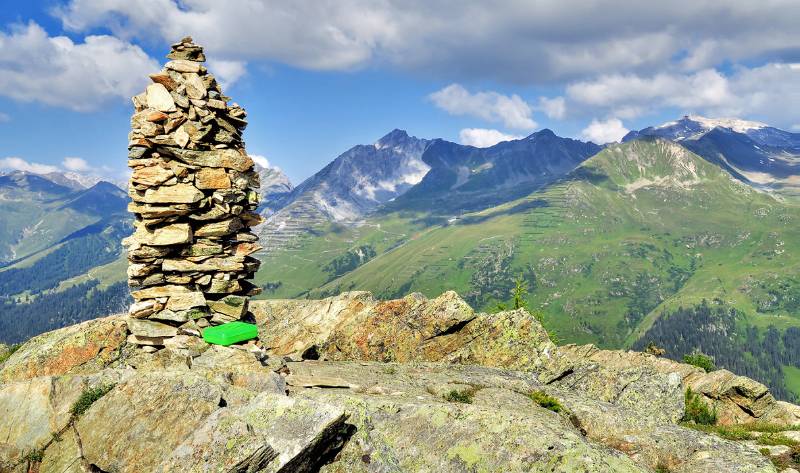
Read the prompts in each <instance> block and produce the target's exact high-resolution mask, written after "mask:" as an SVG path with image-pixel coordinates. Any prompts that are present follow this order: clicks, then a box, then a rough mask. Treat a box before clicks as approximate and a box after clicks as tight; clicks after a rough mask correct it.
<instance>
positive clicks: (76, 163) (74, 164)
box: [61, 156, 91, 172]
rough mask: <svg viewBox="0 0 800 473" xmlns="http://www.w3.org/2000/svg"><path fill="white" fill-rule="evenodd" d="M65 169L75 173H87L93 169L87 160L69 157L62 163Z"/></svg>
mask: <svg viewBox="0 0 800 473" xmlns="http://www.w3.org/2000/svg"><path fill="white" fill-rule="evenodd" d="M61 165H62V166H64V169H66V170H68V171H74V172H86V171H89V170H90V169H91V166H89V163H87V162H86V160H85V159H82V158H76V157H72V156H68V157H66V158H64V160H63V161H62V162H61Z"/></svg>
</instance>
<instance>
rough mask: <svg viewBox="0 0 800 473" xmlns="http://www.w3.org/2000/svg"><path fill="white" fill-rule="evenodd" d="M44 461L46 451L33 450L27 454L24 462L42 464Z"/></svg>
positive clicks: (23, 458)
mask: <svg viewBox="0 0 800 473" xmlns="http://www.w3.org/2000/svg"><path fill="white" fill-rule="evenodd" d="M43 459H44V450H31V451H30V452H28V453H26V454H25V455H24V456H23V457H22V460H23V461H26V462H29V463H41V462H42V460H43Z"/></svg>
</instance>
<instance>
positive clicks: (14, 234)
mask: <svg viewBox="0 0 800 473" xmlns="http://www.w3.org/2000/svg"><path fill="white" fill-rule="evenodd" d="M260 172H261V176H262V203H261V207H260V209H261V212H262V214H263V215H265V216H266V217H267V221H266V223H265V224H263V225H262V226H261V227H260V228H259V229H258V231H259V234H260V236H261V242H260V244H261V245H262V246H263V247H264V249H263V250H262V251H261V252H260V253H259V254H258V256H259V258H260V259H261V260H262V262H263V264H262V266H261V270H260V271H259V273H258V275H257V283H258V284H259V285H261V286H262V287H263V288H264V294H263V295H262V296H261V297H266V298H271V299H275V298H321V297H326V296H330V295H334V294H338V293H340V292H343V291H353V290H367V291H372V292H373V293H374V294H375V296H376V297H377V298H381V299H392V298H400V297H403V296H405V295H406V294H408V293H409V292H421V293H423V294H424V295H426V296H428V297H435V296H437V295H439V294H441V293H443V292H445V291H448V290H455V291H457V292H458V293H459V294H461V295H462V296H463V297H464V298H465V300H466V301H467V302H468V303H469V304H470V305H472V306H473V308H475V309H476V310H482V311H488V312H492V311H495V310H497V309H498V307H500V306H501V305H508V304H510V298H511V294H512V292H513V290H514V287H515V285H521V286H522V287H523V288H527V294H526V297H525V298H526V302H527V304H528V306H529V307H530V308H531V309H536V310H538V311H540V312H541V314H542V317H543V321H544V325H545V327H546V328H547V329H548V331H550V332H551V333H555V334H556V336H557V337H558V339H559V343H560V344H565V343H595V344H597V345H598V346H600V347H601V348H635V349H638V350H642V349H644V348H645V347H646V346H648V345H649V344H651V343H652V344H654V345H655V346H658V347H661V348H663V349H664V350H666V356H667V357H669V358H673V359H676V360H681V359H682V357H683V356H684V355H686V354H690V353H692V352H694V351H702V352H704V353H707V354H709V355H712V356H713V357H714V358H715V361H716V364H717V366H720V367H725V368H728V369H730V370H732V371H734V372H737V373H739V374H742V375H746V376H749V377H752V378H755V379H757V380H759V381H761V382H763V383H765V384H767V385H768V386H769V387H770V389H771V390H772V392H773V394H775V395H776V396H777V397H779V398H783V399H787V400H797V399H798V398H799V397H800V239H798V238H797V235H798V234H800V134H797V133H790V132H786V131H783V130H779V129H777V128H773V127H770V126H767V125H765V124H761V123H756V122H748V121H743V120H736V119H719V120H715V119H708V118H703V117H696V116H687V117H684V118H682V119H680V120H677V121H674V122H670V123H666V124H663V125H660V126H655V127H649V128H645V129H643V130H639V131H633V132H631V133H629V134H628V135H627V136H626V137H625V138H624V139H623V142H622V143H620V144H610V145H606V146H599V145H596V144H594V143H584V142H581V141H577V140H574V139H569V138H561V137H558V136H557V135H555V134H554V133H553V132H552V131H550V130H546V129H545V130H541V131H538V132H536V133H534V134H532V135H530V136H528V137H526V138H523V139H519V140H514V141H506V142H501V143H498V144H497V145H494V146H492V147H488V148H475V147H471V146H464V145H459V144H456V143H451V142H447V141H444V140H441V139H434V140H427V139H419V138H415V137H412V136H409V135H408V134H407V133H405V132H404V131H401V130H394V131H392V132H390V133H389V134H387V135H386V136H384V137H383V138H381V139H380V140H378V141H377V142H376V143H374V144H371V145H358V146H355V147H353V148H351V149H350V150H348V151H346V152H344V153H343V154H341V155H340V156H339V157H337V158H336V159H334V160H333V161H332V162H331V163H330V164H329V165H327V166H326V167H325V168H323V169H322V170H320V171H319V172H318V173H316V174H315V175H313V176H312V177H310V178H308V179H307V180H306V181H304V182H303V183H301V184H299V185H298V186H297V187H292V185H291V184H290V183H289V182H288V180H287V179H286V177H285V176H284V175H283V174H282V173H280V171H279V170H277V169H265V168H262V169H260ZM126 202H127V195H126V193H125V192H123V191H121V190H120V189H119V188H117V187H115V186H113V185H111V184H108V183H105V182H99V183H97V184H94V185H93V186H91V187H87V186H86V183H83V184H81V183H79V182H76V181H74V180H70V179H68V177H65V176H64V175H57V176H44V175H35V174H29V173H19V172H16V173H10V174H5V175H2V176H0V221H3V222H4V226H3V228H2V229H0V264H2V269H0V298H2V300H3V301H4V302H3V304H4V305H3V306H2V310H1V311H0V342H7V343H8V342H12V343H14V342H19V341H22V340H24V339H27V338H28V337H30V336H32V335H35V334H38V333H41V332H44V331H47V330H52V329H55V328H57V327H61V326H66V325H70V324H73V323H75V322H78V321H80V320H85V319H87V318H94V317H99V316H104V315H107V314H109V313H113V312H115V311H116V312H122V311H123V308H124V307H125V306H126V305H127V304H128V295H127V287H126V286H125V283H124V280H125V257H124V255H123V254H122V249H121V246H120V240H121V239H122V238H123V237H124V236H126V235H127V234H129V233H130V232H131V231H132V227H131V222H130V217H129V216H128V214H127V212H126V211H125V206H126ZM6 222H8V223H7V224H6ZM56 298H57V300H58V304H55V303H54V301H55V300H56Z"/></svg>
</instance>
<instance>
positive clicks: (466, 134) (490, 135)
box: [458, 128, 522, 148]
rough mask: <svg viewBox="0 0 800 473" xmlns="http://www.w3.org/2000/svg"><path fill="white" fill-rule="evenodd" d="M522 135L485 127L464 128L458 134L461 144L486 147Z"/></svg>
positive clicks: (516, 138)
mask: <svg viewBox="0 0 800 473" xmlns="http://www.w3.org/2000/svg"><path fill="white" fill-rule="evenodd" d="M520 138H522V136H518V135H509V134H506V133H503V132H501V131H498V130H491V129H486V128H464V129H463V130H461V132H459V134H458V140H459V141H460V142H461V144H465V145H469V146H475V147H476V148H488V147H489V146H494V145H496V144H497V143H500V142H501V141H510V140H518V139H520Z"/></svg>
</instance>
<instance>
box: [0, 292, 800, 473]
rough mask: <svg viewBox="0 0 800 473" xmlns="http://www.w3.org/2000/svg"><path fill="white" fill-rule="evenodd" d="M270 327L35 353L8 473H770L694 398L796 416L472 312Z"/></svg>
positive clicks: (10, 423)
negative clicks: (706, 422) (242, 339)
mask: <svg viewBox="0 0 800 473" xmlns="http://www.w3.org/2000/svg"><path fill="white" fill-rule="evenodd" d="M251 310H252V311H253V313H254V314H255V316H256V318H257V320H258V323H259V328H260V338H261V339H260V340H259V341H257V342H249V343H247V344H243V345H235V346H231V347H220V346H210V345H207V344H206V343H204V342H203V341H202V340H201V339H199V338H197V337H192V336H187V335H180V334H178V335H176V336H175V337H173V338H172V339H170V340H169V343H165V347H164V348H153V349H151V350H142V349H138V348H136V346H137V345H134V344H131V343H129V342H128V341H127V340H126V338H125V332H126V330H127V328H126V325H127V324H130V323H131V321H130V320H129V319H127V318H125V317H121V316H120V317H109V318H106V319H99V320H95V321H92V322H87V323H84V324H81V325H79V326H75V327H68V328H65V329H61V330H58V331H55V332H51V333H47V334H43V335H41V336H39V337H36V338H34V339H32V340H31V341H29V342H28V343H27V344H25V345H23V346H22V347H21V348H20V349H19V350H18V351H17V352H16V353H15V354H14V355H12V356H11V357H10V358H9V360H8V361H7V362H6V363H5V364H4V365H3V366H2V367H0V380H2V381H0V383H2V384H0V419H2V420H0V472H5V471H14V472H24V471H27V469H28V466H31V467H33V468H34V469H35V468H36V467H38V468H39V471H63V472H75V473H78V472H86V471H104V472H114V473H116V472H134V471H136V472H138V471H153V472H167V471H189V472H206V471H254V472H255V471H271V472H289V471H291V472H312V471H322V472H342V473H343V472H359V471H361V472H405V471H440V472H454V473H455V472H458V473H461V472H464V471H508V472H522V471H564V472H569V471H582V472H606V471H615V472H651V471H654V470H659V471H665V470H666V471H671V472H685V473H689V472H719V471H725V472H742V473H744V472H748V473H749V472H764V473H767V472H775V471H777V470H776V469H775V467H774V466H773V465H772V463H771V462H770V460H769V459H768V458H767V457H766V456H764V455H763V454H762V453H760V452H759V449H761V448H763V446H761V445H756V444H754V443H753V442H736V441H730V440H725V439H723V438H720V437H718V436H715V435H712V434H707V433H704V432H700V431H697V430H693V429H689V428H686V427H684V426H683V425H682V424H679V421H680V419H681V418H682V417H683V414H684V405H683V402H684V388H685V387H686V386H689V385H690V386H692V387H693V389H696V390H697V391H698V392H702V393H703V394H704V396H705V398H706V399H707V400H708V401H709V402H717V403H719V404H718V405H719V406H720V409H722V408H723V407H724V406H725V405H730V406H733V405H735V406H737V407H736V408H737V409H739V410H740V411H744V410H745V409H748V410H749V412H752V413H753V415H750V416H749V417H746V418H745V417H743V416H733V415H731V416H728V417H725V418H726V419H727V421H729V422H732V423H735V422H752V421H753V419H754V418H756V417H754V416H755V415H756V414H759V415H758V417H757V418H758V419H760V420H767V419H768V420H769V421H770V422H773V423H778V424H786V423H790V422H793V421H792V420H791V419H793V418H791V417H790V416H788V414H787V413H788V412H793V411H792V409H796V406H792V405H789V404H785V403H778V402H776V401H774V399H772V398H771V396H769V395H768V393H766V394H764V393H765V392H766V391H764V390H762V389H761V387H759V386H760V385H758V383H754V382H752V380H747V379H746V378H743V379H739V377H736V376H734V375H732V374H730V373H727V372H714V373H709V374H705V373H703V372H701V371H699V370H697V369H695V368H694V367H691V366H688V365H684V364H681V363H675V362H672V361H669V360H664V359H660V358H657V357H654V356H651V355H644V354H641V353H635V352H618V351H606V350H598V349H597V348H595V347H592V346H582V347H577V346H565V347H556V346H555V345H554V344H553V343H552V342H551V341H550V340H549V338H548V336H547V333H546V332H545V331H544V330H543V329H542V327H541V325H540V324H539V322H538V321H537V320H536V319H535V318H534V317H532V316H531V315H530V314H528V313H527V312H525V311H524V310H516V311H506V312H500V313H497V314H482V313H476V312H474V311H473V310H472V309H471V308H470V307H469V306H468V305H467V304H465V303H464V302H463V300H461V299H460V298H459V297H458V296H457V295H456V294H455V293H445V294H443V295H442V296H440V297H437V298H435V299H426V298H424V297H422V296H420V295H418V294H412V295H410V296H408V297H405V298H403V299H398V300H394V301H378V300H375V299H374V298H373V297H372V296H371V295H370V294H368V293H349V294H342V295H341V296H337V297H333V298H329V299H325V300H322V301H309V300H306V301H254V302H253V304H251ZM133 323H137V322H133ZM55 360H61V361H58V362H56V361H55ZM715 373H716V374H715ZM99 386H107V387H110V388H111V389H110V391H108V393H107V394H105V395H104V396H102V397H100V398H99V399H98V400H96V401H94V402H93V403H91V404H90V405H87V406H86V409H85V412H81V413H79V414H74V413H73V412H74V411H73V410H72V407H73V406H74V405H75V402H76V400H78V399H79V398H83V397H84V396H85V394H86V393H87V392H92V391H91V390H92V388H95V387H99ZM713 396H717V398H714V397H713ZM542 399H546V402H543V401H542ZM731 409H732V407H731ZM720 412H722V411H721V410H720ZM778 412H782V413H783V414H781V415H778V414H776V413H778ZM770 448H772V449H773V450H775V452H774V453H775V455H784V456H786V455H788V453H787V452H786V451H784V450H786V449H783V450H781V449H778V448H777V447H774V448H773V447H770Z"/></svg>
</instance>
